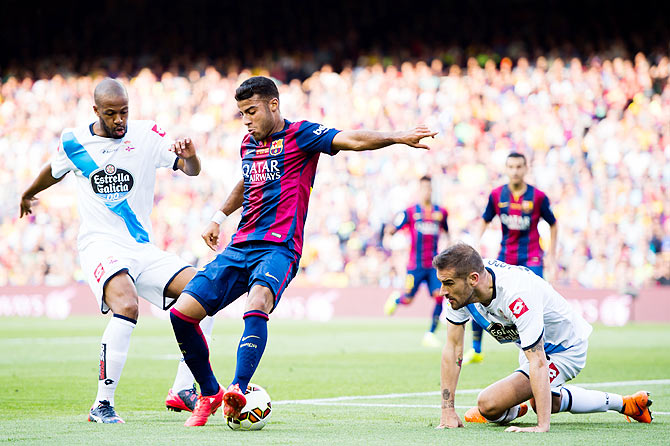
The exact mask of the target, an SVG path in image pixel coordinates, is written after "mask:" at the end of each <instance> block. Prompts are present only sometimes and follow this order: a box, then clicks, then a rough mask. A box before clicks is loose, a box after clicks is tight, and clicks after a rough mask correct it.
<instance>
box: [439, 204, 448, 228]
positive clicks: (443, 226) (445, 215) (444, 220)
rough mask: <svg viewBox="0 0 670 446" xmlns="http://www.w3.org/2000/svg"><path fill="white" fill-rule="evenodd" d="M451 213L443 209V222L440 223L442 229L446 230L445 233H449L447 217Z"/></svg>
mask: <svg viewBox="0 0 670 446" xmlns="http://www.w3.org/2000/svg"><path fill="white" fill-rule="evenodd" d="M448 215H449V213H448V212H447V210H446V209H444V208H442V221H441V222H440V226H441V227H442V229H444V232H449V224H448V223H447V216H448Z"/></svg>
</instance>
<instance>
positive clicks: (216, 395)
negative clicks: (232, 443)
mask: <svg viewBox="0 0 670 446" xmlns="http://www.w3.org/2000/svg"><path fill="white" fill-rule="evenodd" d="M235 99H236V100H237V107H238V108H239V110H240V114H241V116H242V121H243V122H244V124H245V125H246V126H247V129H248V134H247V135H246V136H245V137H244V139H243V141H242V147H241V150H240V155H241V157H242V179H241V180H240V181H239V183H238V184H237V185H236V186H235V188H234V189H233V190H232V192H231V193H230V195H229V196H228V198H227V200H226V201H225V203H224V204H223V206H222V207H221V210H219V211H217V213H216V214H214V216H213V217H212V221H211V222H210V223H209V224H208V226H207V227H206V228H205V231H204V233H203V234H202V237H203V238H204V239H205V242H206V243H207V245H208V246H209V247H210V248H211V249H213V250H216V248H217V245H218V238H219V225H220V224H221V223H222V221H223V219H225V217H226V216H228V215H230V214H231V213H232V212H234V211H235V210H236V209H238V208H239V207H242V219H241V220H240V224H239V226H238V229H237V232H236V233H235V235H233V238H232V241H231V242H230V244H229V245H228V246H227V247H226V249H225V250H224V251H223V252H221V253H220V254H219V255H218V256H217V257H216V258H215V259H214V260H213V261H212V262H210V263H209V264H207V265H206V266H205V267H204V268H203V269H201V270H200V271H199V272H198V273H197V274H196V276H195V277H194V278H193V280H191V282H190V283H189V284H188V285H187V287H186V288H185V289H184V292H183V293H182V295H181V296H180V297H179V300H178V301H177V303H176V304H175V305H174V307H173V309H172V310H171V314H170V320H171V322H172V326H173V329H174V332H175V337H176V338H177V342H178V343H179V347H180V349H181V351H182V353H183V355H184V360H185V361H186V363H187V364H188V366H189V368H190V369H191V371H192V372H193V375H194V376H195V379H196V381H197V382H198V384H199V385H200V390H201V396H200V397H199V398H198V402H197V403H196V407H195V409H194V410H193V414H192V415H191V417H190V418H189V419H188V420H187V421H186V426H202V425H204V424H205V423H206V422H207V418H208V417H209V416H210V415H211V414H212V413H214V412H216V410H217V409H218V408H219V407H220V406H221V404H224V409H223V411H224V415H226V416H228V417H233V418H237V417H238V416H239V414H240V411H241V410H242V408H243V407H244V406H245V404H246V397H245V396H244V392H245V390H246V388H247V384H248V383H249V380H250V379H251V377H252V375H253V374H254V372H255V370H256V367H257V366H258V363H259V362H260V360H261V356H262V355H263V351H264V350H265V345H266V342H267V336H268V333H267V321H268V314H269V313H270V312H272V310H273V309H274V308H275V307H276V306H277V304H278V303H279V299H280V298H281V295H282V293H283V291H284V290H285V289H286V286H287V285H288V283H289V282H290V281H291V279H292V278H293V277H294V276H295V274H296V273H297V272H298V264H299V262H300V255H301V253H302V243H303V228H304V225H305V218H306V217H307V206H308V204H309V196H310V192H311V190H312V185H313V184H314V176H315V174H316V166H317V162H318V160H319V156H320V154H322V153H325V154H327V155H335V154H336V153H337V152H338V151H340V150H353V151H362V150H375V149H380V148H382V147H386V146H390V145H392V144H405V145H408V146H411V147H417V148H421V149H428V147H427V146H425V145H423V144H421V143H420V141H421V139H423V138H426V137H432V136H434V135H435V134H436V132H432V131H431V130H429V129H428V128H427V127H425V126H418V127H416V128H415V129H413V130H409V131H402V132H374V131H366V130H356V131H339V130H335V129H331V128H327V127H325V126H323V125H319V124H314V123H311V122H307V121H300V122H289V121H287V120H285V119H283V118H282V116H281V113H280V111H279V91H278V90H277V86H276V85H275V83H274V82H273V81H272V80H271V79H268V78H266V77H262V76H256V77H252V78H249V79H247V80H246V81H244V82H243V83H242V84H241V85H240V86H239V87H238V88H237V90H236V92H235ZM244 293H248V296H247V300H246V305H245V312H244V316H243V318H244V333H243V334H242V338H241V340H240V343H239V345H238V349H237V367H236V370H235V378H234V379H233V381H232V383H231V384H230V385H229V386H228V388H227V390H226V391H225V392H224V389H223V388H222V387H221V386H220V385H219V383H218V381H217V380H216V378H215V377H214V373H213V372H212V368H211V366H210V363H209V350H208V347H207V342H206V341H205V339H204V338H203V336H202V334H201V330H200V327H199V322H200V320H202V319H203V318H204V317H205V316H206V315H208V314H209V315H214V314H215V313H217V312H218V311H219V310H221V309H222V308H224V307H225V306H227V305H229V304H230V303H231V302H233V301H235V300H236V299H237V298H239V297H240V296H241V295H242V294H244Z"/></svg>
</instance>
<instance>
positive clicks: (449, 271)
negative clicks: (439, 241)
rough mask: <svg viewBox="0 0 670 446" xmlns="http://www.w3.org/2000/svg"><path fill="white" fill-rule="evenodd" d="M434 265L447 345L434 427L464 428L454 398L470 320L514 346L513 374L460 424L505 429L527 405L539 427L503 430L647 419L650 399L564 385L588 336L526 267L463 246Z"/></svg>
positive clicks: (582, 360)
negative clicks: (559, 419) (605, 417)
mask: <svg viewBox="0 0 670 446" xmlns="http://www.w3.org/2000/svg"><path fill="white" fill-rule="evenodd" d="M433 265H434V266H435V268H436V269H437V277H438V278H439V279H440V282H441V283H442V288H441V289H440V292H441V293H442V294H443V295H444V297H445V299H447V301H448V302H449V305H448V306H447V309H446V311H445V313H446V318H447V343H446V345H445V346H444V349H443V351H442V362H441V388H442V415H441V418H440V425H439V426H438V427H440V428H445V427H449V428H451V427H463V423H462V422H461V420H460V418H459V417H458V415H457V414H456V411H455V409H454V408H455V404H454V395H455V394H456V385H457V383H458V377H459V374H460V371H461V363H462V354H463V338H464V333H465V323H466V322H467V321H468V320H470V319H471V318H472V319H475V320H477V321H478V322H479V324H480V325H481V326H483V327H485V328H486V331H488V332H489V333H490V334H491V335H492V336H493V337H494V338H495V339H496V340H497V341H498V342H500V343H507V342H514V343H515V344H516V346H517V347H519V349H520V351H519V368H518V369H517V370H516V371H515V372H514V373H512V374H511V375H509V376H507V377H506V378H503V379H502V380H500V381H497V382H495V383H493V384H491V385H490V386H488V387H487V388H486V389H484V390H483V391H482V392H481V393H480V394H479V396H478V398H477V407H475V408H472V409H470V410H468V411H467V412H466V413H465V421H469V422H475V423H485V422H492V423H499V424H507V423H509V422H510V421H512V420H514V419H516V418H518V417H520V416H523V415H525V413H526V412H527V410H528V408H527V406H526V405H525V404H523V403H524V401H527V400H528V399H531V398H532V399H531V401H530V403H531V405H532V406H533V409H534V410H535V411H536V413H537V426H533V427H526V428H520V427H517V426H512V427H509V428H508V429H507V430H508V431H516V432H547V431H548V430H549V418H550V414H551V413H556V412H570V413H575V414H576V413H593V412H606V411H608V410H615V411H618V412H620V413H622V414H624V415H626V416H628V417H631V418H634V419H635V420H637V421H639V422H641V423H650V422H651V420H652V416H651V411H650V410H649V406H650V405H651V400H650V399H649V393H648V392H645V391H640V392H637V393H636V394H634V395H630V396H621V395H617V394H614V393H609V392H601V391H599V390H586V389H583V388H581V387H576V386H572V385H564V384H565V383H566V382H567V381H569V380H571V379H573V378H574V377H575V376H577V374H578V373H579V372H580V371H581V370H582V369H583V368H584V366H585V365H586V351H587V348H588V337H589V335H590V334H591V331H592V330H593V329H592V327H591V325H589V323H588V322H586V321H585V320H584V319H583V318H582V317H581V316H580V315H579V314H577V313H575V312H574V311H573V309H572V307H571V306H570V304H568V302H567V301H566V300H565V299H564V298H563V296H561V295H560V294H558V293H557V292H556V290H554V289H553V288H552V286H551V285H549V283H547V282H546V281H545V280H544V279H542V278H541V277H539V276H538V275H535V274H533V273H531V272H530V270H528V269H527V268H523V267H519V266H512V265H508V264H506V263H504V262H501V261H499V260H492V259H485V260H482V258H481V257H480V255H479V253H478V252H477V251H476V250H475V249H474V248H472V247H471V246H469V245H466V244H464V243H459V244H456V245H454V246H451V247H450V248H447V249H446V250H445V251H443V252H441V253H440V254H439V255H438V256H437V257H435V260H434V261H433Z"/></svg>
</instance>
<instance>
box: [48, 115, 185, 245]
mask: <svg viewBox="0 0 670 446" xmlns="http://www.w3.org/2000/svg"><path fill="white" fill-rule="evenodd" d="M127 128H128V131H127V133H126V134H125V135H124V136H123V137H122V138H119V139H114V138H105V137H102V136H97V135H95V134H94V133H93V124H91V125H89V126H86V127H78V128H75V129H65V130H63V133H62V134H61V139H60V144H59V145H58V153H57V154H56V155H55V156H54V157H53V159H52V161H51V174H52V175H53V177H54V178H61V177H62V176H63V175H65V174H66V173H67V172H69V171H73V172H74V174H75V177H76V181H77V195H78V198H79V215H80V218H81V226H80V228H79V237H78V239H77V247H78V249H79V250H82V249H84V248H85V247H86V246H87V245H89V244H90V243H91V242H92V241H94V240H110V241H114V242H117V243H122V244H124V245H130V246H132V245H134V244H137V243H150V242H151V241H152V238H153V236H152V230H151V220H150V218H149V216H150V214H151V209H152V208H153V202H154V184H155V182H156V169H157V168H158V167H173V168H174V167H176V160H177V156H176V155H175V154H174V153H173V152H170V151H169V150H168V149H169V148H170V146H171V145H172V143H173V141H172V140H170V139H169V138H167V137H166V136H165V132H164V131H163V130H161V129H160V128H159V127H158V126H157V125H156V123H155V122H153V121H133V120H129V121H128V127H127Z"/></svg>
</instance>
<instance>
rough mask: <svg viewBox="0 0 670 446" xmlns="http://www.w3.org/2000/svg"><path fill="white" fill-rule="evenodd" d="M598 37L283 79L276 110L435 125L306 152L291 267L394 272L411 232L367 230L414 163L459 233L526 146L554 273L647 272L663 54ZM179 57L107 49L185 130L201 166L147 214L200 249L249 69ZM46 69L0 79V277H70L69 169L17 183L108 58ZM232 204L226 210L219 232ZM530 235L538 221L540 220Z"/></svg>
mask: <svg viewBox="0 0 670 446" xmlns="http://www.w3.org/2000/svg"><path fill="white" fill-rule="evenodd" d="M610 53H611V54H613V55H615V56H616V57H612V58H606V57H593V58H592V59H590V60H589V62H588V63H582V62H581V61H580V60H579V59H574V58H573V59H566V60H563V59H562V58H559V57H553V56H552V55H551V54H547V55H545V56H539V57H537V58H535V59H528V58H527V57H519V58H518V59H515V61H514V62H513V61H512V60H511V59H504V60H503V61H502V62H501V63H500V64H496V63H494V62H493V61H489V62H484V63H480V62H479V61H478V60H477V59H475V58H471V59H469V60H467V61H465V64H464V67H460V66H458V65H450V66H444V65H443V63H442V61H441V60H433V61H431V62H430V63H426V62H422V61H419V62H416V63H410V62H403V63H401V64H399V65H396V64H392V63H385V64H382V63H381V62H379V61H375V59H374V58H368V59H364V60H362V62H361V64H359V65H356V66H352V67H346V68H344V69H342V70H341V71H340V72H336V71H334V70H333V68H332V67H331V66H329V65H324V66H322V67H321V69H319V70H318V71H315V72H313V73H311V74H308V75H306V78H305V79H304V81H300V80H296V79H294V80H292V81H290V82H288V83H283V84H281V86H280V93H281V98H280V100H281V102H282V111H283V112H284V114H285V115H286V116H287V118H289V119H291V118H293V117H297V116H301V117H304V118H305V119H308V120H312V121H316V122H322V123H324V124H325V125H329V126H334V127H338V128H352V129H355V128H361V127H367V128H374V129H379V130H393V129H396V128H405V127H407V126H411V125H414V124H416V123H419V122H423V123H426V124H427V125H429V126H430V127H431V128H435V129H437V130H439V132H440V133H439V135H438V136H437V137H436V138H435V140H434V141H431V147H433V149H432V150H431V151H429V152H424V151H418V150H416V151H411V150H406V149H400V148H398V149H390V150H387V151H380V152H371V153H364V154H357V155H355V156H349V155H348V154H344V153H343V154H340V155H338V156H336V157H334V158H332V159H329V160H324V161H325V162H322V163H320V165H319V169H320V173H319V175H318V176H317V182H316V184H315V185H314V190H313V196H312V198H311V207H312V212H311V213H310V216H309V217H308V218H307V224H306V227H305V231H306V233H305V255H304V256H303V259H302V263H301V266H302V269H303V272H302V273H301V274H300V275H298V277H296V280H297V281H298V282H303V283H311V284H319V285H326V286H346V285H367V284H372V285H382V286H401V285H402V276H403V274H402V272H403V271H404V261H405V258H406V255H407V253H406V252H405V251H404V250H406V249H408V246H409V244H408V240H406V239H403V238H402V237H400V238H398V237H394V239H393V243H394V244H395V245H394V246H393V247H392V248H393V249H392V250H391V249H389V248H391V247H389V246H386V247H383V246H380V242H379V233H380V228H381V227H382V225H383V224H384V223H388V222H389V221H390V220H391V219H392V216H393V215H394V214H395V213H396V212H398V211H400V210H401V209H402V208H403V206H404V205H405V204H406V203H407V202H410V201H413V200H415V199H416V193H417V191H416V188H415V186H414V185H415V184H416V183H417V181H416V180H417V179H418V178H419V177H421V176H422V175H424V174H427V175H431V176H432V177H433V180H434V191H435V192H434V194H435V199H436V201H438V202H441V203H440V204H441V205H443V206H444V207H446V208H447V209H448V210H449V213H450V219H451V221H450V229H451V230H452V231H453V236H454V238H455V239H457V240H458V239H464V240H468V239H469V238H471V235H470V233H471V231H472V230H473V229H474V227H475V223H476V221H477V219H478V217H479V214H480V210H481V209H483V208H484V207H485V205H486V198H487V193H488V191H489V190H490V188H491V187H492V186H493V185H495V184H500V183H501V182H504V181H505V179H504V178H502V173H503V166H504V160H505V157H506V156H507V154H508V153H509V152H510V151H512V150H514V151H518V152H521V153H524V154H525V155H526V156H527V157H528V159H529V164H530V167H531V169H530V172H529V174H528V176H527V180H528V181H529V182H531V183H534V184H536V185H537V186H538V187H539V188H541V189H543V190H545V191H546V192H547V194H548V195H549V196H551V197H552V204H553V207H554V212H555V214H556V217H557V218H558V219H559V220H560V221H561V222H562V224H561V227H560V234H559V241H560V243H559V246H558V259H557V262H558V266H559V269H560V271H559V274H558V280H559V281H560V282H562V283H567V284H581V285H583V286H587V287H611V288H612V287H613V288H617V289H623V288H625V287H628V286H642V285H648V284H653V283H654V281H656V282H659V283H660V282H661V279H659V278H663V277H667V263H663V262H665V261H666V260H667V258H666V256H667V255H670V254H668V253H670V198H668V197H670V126H669V125H668V122H670V87H669V86H668V65H669V63H668V55H667V54H665V55H662V56H658V57H656V56H655V57H653V58H649V59H648V58H647V57H645V56H644V55H643V54H637V55H634V57H632V58H628V57H625V51H623V50H621V51H618V50H617V51H615V50H612V51H611V52H610ZM521 54H522V53H521ZM620 55H621V57H620ZM286 57H287V59H286V60H287V61H288V60H290V59H291V58H290V56H288V55H287V56H286ZM482 60H485V59H482ZM178 62H179V61H178V60H175V61H174V63H173V64H170V68H169V69H168V70H166V71H164V72H159V71H157V70H154V69H151V68H148V67H145V68H142V69H140V70H139V71H138V72H137V73H134V72H132V71H131V70H132V67H133V66H134V65H135V64H136V63H137V61H134V62H133V63H132V64H131V63H126V61H124V60H122V59H121V60H119V63H118V67H119V68H118V71H117V73H118V74H119V76H120V80H122V81H123V82H124V83H125V84H126V85H128V91H129V94H130V107H131V118H133V119H154V120H156V121H158V122H159V124H160V125H161V126H162V127H164V128H168V129H170V130H171V136H172V137H179V136H184V135H189V136H192V137H193V138H194V140H195V142H196V144H197V145H198V148H199V154H200V155H201V157H202V159H203V161H204V162H203V171H202V173H201V175H200V176H199V177H198V179H197V181H192V180H185V179H183V178H181V176H178V175H177V176H175V177H174V178H171V179H170V180H169V181H165V178H161V177H160V176H159V178H158V179H157V185H156V187H157V190H156V205H155V208H154V213H153V214H152V218H153V221H154V233H155V235H156V238H157V240H156V242H157V245H158V246H159V247H161V249H166V250H168V251H173V252H175V253H177V254H178V255H180V256H182V258H184V259H190V260H192V261H193V263H194V264H199V265H200V264H203V263H205V262H206V261H208V260H209V259H210V258H211V257H212V253H211V252H210V251H209V250H208V249H207V247H206V246H205V244H204V243H203V242H202V240H201V239H200V232H201V230H202V228H203V225H204V223H205V222H206V221H208V219H209V217H210V216H211V215H212V214H213V213H214V211H215V210H216V209H218V206H219V205H220V204H221V200H223V197H225V196H226V195H227V193H228V192H229V191H230V189H231V188H232V187H233V186H234V184H235V183H236V182H237V181H238V179H239V178H240V172H239V168H240V161H239V144H240V141H241V140H242V137H243V135H244V132H245V130H244V128H243V125H242V124H241V122H240V120H239V117H238V111H237V107H236V103H235V100H234V97H233V96H234V89H235V87H236V86H237V85H239V83H240V82H242V81H243V80H244V79H246V78H247V77H249V76H250V75H251V74H252V71H251V70H241V71H238V70H237V69H236V68H233V67H232V66H229V67H228V68H227V69H225V70H224V69H223V66H222V65H217V66H216V67H215V66H212V65H207V64H206V63H204V62H203V61H198V62H193V63H192V64H191V65H185V64H181V65H180V64H179V63H178ZM259 66H262V65H259ZM291 66H292V63H289V62H286V64H285V67H284V69H285V70H288V69H290V67H291ZM123 67H127V68H123ZM271 69H272V70H275V68H271ZM57 71H61V72H62V73H63V74H55V75H52V76H49V77H46V78H33V77H15V76H9V77H8V78H6V79H5V80H3V82H2V84H1V86H0V159H2V161H3V165H5V166H7V168H5V169H3V170H2V171H0V265H1V267H0V286H2V285H23V284H53V285H57V284H62V283H67V282H69V281H72V280H81V272H80V271H79V269H78V268H79V267H78V261H77V259H76V254H75V253H76V249H75V240H76V234H77V229H78V217H77V214H76V210H75V209H76V207H75V203H74V201H75V197H74V193H75V192H74V187H73V185H72V183H71V180H70V179H67V178H66V180H65V181H64V182H63V183H61V184H59V185H58V186H57V187H54V188H53V190H49V191H46V192H45V193H44V194H42V195H41V196H40V197H39V198H40V204H39V205H38V206H37V207H36V209H35V214H34V216H32V217H31V219H30V221H28V220H27V219H22V220H19V219H18V203H19V198H18V197H19V195H20V191H22V190H23V189H24V188H25V187H26V186H27V184H28V183H29V182H30V180H31V179H32V178H33V177H34V176H35V175H36V174H37V171H38V169H40V168H41V166H42V165H43V163H45V162H47V161H48V160H49V158H50V156H51V154H52V153H53V151H54V150H55V148H56V145H57V141H58V136H59V132H60V131H61V130H62V129H63V128H65V127H69V126H75V125H81V124H87V123H89V122H92V121H93V120H94V119H95V118H94V115H93V113H92V110H91V106H92V103H91V102H90V98H91V97H92V88H93V86H94V85H95V84H96V83H97V82H98V81H99V80H100V79H101V78H102V76H103V75H104V74H105V73H104V72H103V71H98V70H91V71H89V72H91V73H93V74H91V75H87V76H82V75H76V74H73V73H71V72H68V71H67V70H57ZM253 74H266V75H267V74H269V73H268V71H267V70H263V69H254V70H253ZM161 175H164V176H168V175H171V173H169V172H163V173H162V174H161ZM315 208H316V209H315ZM237 219H239V214H238V215H237V216H236V218H231V219H229V220H227V221H226V226H225V229H226V231H227V232H228V233H229V234H230V233H232V231H233V230H234V228H235V226H236V223H237V222H236V220H237ZM563 222H564V223H563ZM494 226H495V223H494ZM493 229H496V228H495V227H494V228H493ZM499 232H500V231H489V235H490V236H489V237H486V236H485V237H484V238H483V239H482V250H483V254H484V255H487V256H495V255H496V252H497V246H498V243H499V240H498V239H496V237H495V236H493V235H494V234H499ZM540 234H541V235H542V236H543V237H547V235H548V227H543V226H540ZM225 242H226V243H227V240H226V241H225ZM663 259H666V260H663ZM662 265H666V266H665V267H663V266H662ZM662 268H665V273H664V272H663V271H662ZM663 280H665V279H663Z"/></svg>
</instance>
